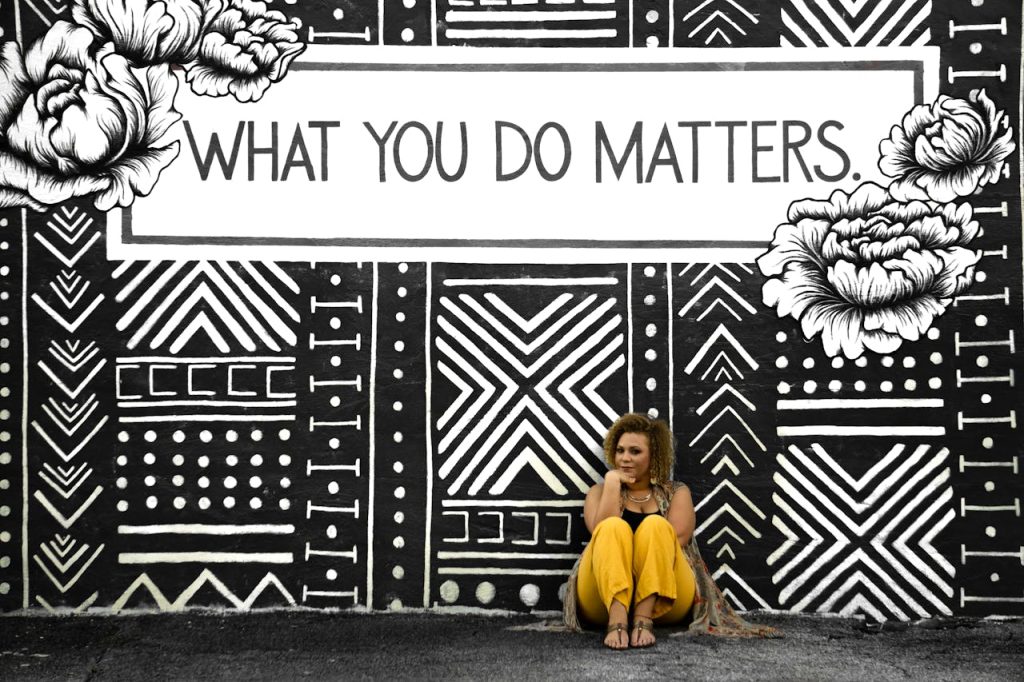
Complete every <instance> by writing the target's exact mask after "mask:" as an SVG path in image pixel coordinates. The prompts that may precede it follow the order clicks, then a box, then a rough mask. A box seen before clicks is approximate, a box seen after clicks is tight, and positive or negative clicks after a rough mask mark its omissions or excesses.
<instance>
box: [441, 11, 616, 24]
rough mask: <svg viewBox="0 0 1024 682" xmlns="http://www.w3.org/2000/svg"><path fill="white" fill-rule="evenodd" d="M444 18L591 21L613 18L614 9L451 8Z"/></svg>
mask: <svg viewBox="0 0 1024 682" xmlns="http://www.w3.org/2000/svg"><path fill="white" fill-rule="evenodd" d="M444 18H445V20H446V21H448V22H449V23H454V22H458V21H466V22H470V21H476V22H485V21H486V22H489V21H592V20H594V19H614V18H615V10H606V9H593V10H560V11H554V12H545V11H530V10H491V11H487V12H471V11H465V10H451V11H448V12H445V14H444Z"/></svg>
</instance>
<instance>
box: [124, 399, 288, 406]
mask: <svg viewBox="0 0 1024 682" xmlns="http://www.w3.org/2000/svg"><path fill="white" fill-rule="evenodd" d="M296 404H298V401H296V400H249V401H245V400H123V401H120V402H118V403H117V406H118V407H129V408H130V407H295V405H296Z"/></svg>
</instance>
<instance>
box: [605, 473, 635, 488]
mask: <svg viewBox="0 0 1024 682" xmlns="http://www.w3.org/2000/svg"><path fill="white" fill-rule="evenodd" d="M604 482H605V483H606V484H609V483H610V484H613V485H615V484H618V485H620V486H622V485H626V484H628V483H636V476H635V475H633V474H632V473H630V472H627V471H623V470H622V469H612V470H611V471H609V472H608V473H607V474H605V475H604Z"/></svg>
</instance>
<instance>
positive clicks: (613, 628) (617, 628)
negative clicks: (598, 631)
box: [604, 623, 629, 651]
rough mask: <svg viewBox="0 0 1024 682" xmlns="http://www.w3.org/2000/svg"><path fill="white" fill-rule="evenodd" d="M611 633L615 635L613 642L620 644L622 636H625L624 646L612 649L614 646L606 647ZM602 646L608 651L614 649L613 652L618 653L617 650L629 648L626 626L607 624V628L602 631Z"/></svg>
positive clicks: (623, 624)
mask: <svg viewBox="0 0 1024 682" xmlns="http://www.w3.org/2000/svg"><path fill="white" fill-rule="evenodd" d="M613 632H614V633H615V641H616V642H621V641H622V639H621V637H622V635H626V646H623V647H614V646H609V645H608V643H607V642H608V635H610V634H612V633H613ZM604 645H605V647H607V648H609V649H614V650H615V651H618V650H619V649H628V648H629V631H628V630H627V629H626V624H625V623H609V624H608V627H607V628H606V629H605V631H604Z"/></svg>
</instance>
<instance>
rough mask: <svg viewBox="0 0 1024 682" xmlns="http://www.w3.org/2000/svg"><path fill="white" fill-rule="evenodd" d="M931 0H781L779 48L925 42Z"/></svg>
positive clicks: (926, 40)
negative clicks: (783, 0) (782, 0)
mask: <svg viewBox="0 0 1024 682" xmlns="http://www.w3.org/2000/svg"><path fill="white" fill-rule="evenodd" d="M931 13H932V3H931V0H785V2H783V3H782V31H781V33H780V44H781V45H782V46H783V47H815V46H818V47H876V46H885V45H927V44H928V42H929V41H930V40H931V29H930V28H929V27H928V19H929V17H930V16H931Z"/></svg>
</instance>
